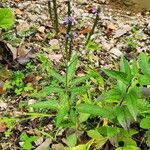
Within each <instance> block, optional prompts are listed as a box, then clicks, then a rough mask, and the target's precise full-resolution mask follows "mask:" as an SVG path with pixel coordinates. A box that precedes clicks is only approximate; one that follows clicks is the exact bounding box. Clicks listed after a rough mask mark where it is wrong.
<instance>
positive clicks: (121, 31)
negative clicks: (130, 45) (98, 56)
mask: <svg viewBox="0 0 150 150" xmlns="http://www.w3.org/2000/svg"><path fill="white" fill-rule="evenodd" d="M130 30H131V27H130V26H129V25H124V26H122V27H121V28H119V29H118V30H116V32H115V33H114V38H119V37H120V36H122V35H124V34H126V33H127V32H128V31H130Z"/></svg>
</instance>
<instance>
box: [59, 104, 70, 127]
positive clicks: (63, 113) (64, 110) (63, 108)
mask: <svg viewBox="0 0 150 150" xmlns="http://www.w3.org/2000/svg"><path fill="white" fill-rule="evenodd" d="M68 109H69V108H68V106H67V105H66V106H65V105H64V106H61V107H60V108H59V110H58V112H57V116H56V125H57V126H60V125H61V126H62V124H61V123H62V121H63V120H64V117H65V116H66V115H67V113H68Z"/></svg>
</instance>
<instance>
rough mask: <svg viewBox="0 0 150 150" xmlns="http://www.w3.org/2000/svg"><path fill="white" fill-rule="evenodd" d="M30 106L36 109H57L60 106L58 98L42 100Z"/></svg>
mask: <svg viewBox="0 0 150 150" xmlns="http://www.w3.org/2000/svg"><path fill="white" fill-rule="evenodd" d="M29 106H30V107H33V108H36V109H53V110H57V109H59V107H60V106H59V104H58V102H57V101H56V100H48V101H41V102H37V103H35V104H32V105H29Z"/></svg>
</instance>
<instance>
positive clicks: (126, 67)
mask: <svg viewBox="0 0 150 150" xmlns="http://www.w3.org/2000/svg"><path fill="white" fill-rule="evenodd" d="M120 71H121V72H124V73H126V74H127V81H128V82H130V80H131V78H132V75H131V69H130V66H129V63H128V61H127V60H126V59H125V57H124V56H122V57H121V60H120Z"/></svg>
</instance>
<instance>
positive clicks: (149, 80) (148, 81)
mask: <svg viewBox="0 0 150 150" xmlns="http://www.w3.org/2000/svg"><path fill="white" fill-rule="evenodd" d="M138 80H139V83H140V84H141V85H150V75H148V74H145V75H139V78H138Z"/></svg>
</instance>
